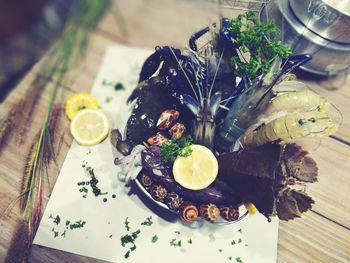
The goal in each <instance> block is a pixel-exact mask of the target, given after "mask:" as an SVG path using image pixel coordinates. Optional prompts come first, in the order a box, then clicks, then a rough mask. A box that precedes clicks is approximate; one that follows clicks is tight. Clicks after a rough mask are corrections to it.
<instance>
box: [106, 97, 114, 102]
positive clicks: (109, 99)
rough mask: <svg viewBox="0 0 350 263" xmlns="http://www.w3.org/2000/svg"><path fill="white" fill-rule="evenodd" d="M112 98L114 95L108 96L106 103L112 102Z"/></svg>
mask: <svg viewBox="0 0 350 263" xmlns="http://www.w3.org/2000/svg"><path fill="white" fill-rule="evenodd" d="M112 100H113V97H107V98H106V100H105V101H106V103H110V102H111V101H112Z"/></svg>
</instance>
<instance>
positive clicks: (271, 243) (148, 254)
mask: <svg viewBox="0 0 350 263" xmlns="http://www.w3.org/2000/svg"><path fill="white" fill-rule="evenodd" d="M151 52H152V51H151V50H146V49H141V48H132V47H126V46H119V45H118V46H114V47H111V48H109V49H108V50H107V52H106V55H105V58H104V61H103V63H102V65H101V68H100V71H99V74H98V76H97V79H96V81H95V84H94V86H93V89H92V94H93V95H94V96H96V97H97V99H98V100H99V102H100V103H101V105H102V109H103V110H104V111H105V112H107V113H108V115H109V118H110V120H111V123H112V125H113V126H114V127H117V128H119V129H122V128H123V127H124V125H125V122H126V120H127V118H128V116H129V113H130V108H128V107H127V106H126V99H127V97H128V95H129V94H130V92H131V91H132V89H133V88H134V87H135V86H136V83H137V79H138V74H139V72H140V67H141V65H142V63H143V61H144V60H145V59H146V58H147V56H148V55H149V54H151ZM117 82H121V83H123V84H124V86H125V87H126V88H127V89H126V90H125V91H116V90H114V87H113V85H107V84H108V83H117ZM115 154H116V153H115V152H114V150H113V149H112V146H111V145H110V143H109V141H108V140H106V141H104V142H103V143H101V144H99V145H96V146H94V147H83V146H79V145H77V144H76V143H73V145H72V146H71V149H70V150H69V152H68V154H67V157H66V160H65V162H64V164H63V167H62V169H61V172H60V175H59V177H58V179H57V182H56V185H55V187H54V189H53V192H52V195H51V197H50V200H49V202H48V205H47V207H46V210H45V213H44V215H43V218H42V220H41V223H40V226H39V229H38V232H37V235H36V237H35V240H34V244H38V245H42V246H46V247H50V248H55V249H59V250H63V251H67V252H71V253H75V254H79V255H84V256H88V257H93V258H97V259H101V260H106V261H111V262H118V263H119V262H132V263H164V262H167V263H180V262H181V263H188V262H205V263H206V262H220V263H222V262H244V263H273V262H276V258H277V236H278V220H277V219H274V220H272V222H270V223H268V222H267V220H266V218H264V217H263V216H261V215H254V216H247V217H246V218H245V219H244V220H242V221H240V222H238V223H235V224H231V225H226V226H217V225H211V224H209V223H204V224H203V225H202V226H200V227H196V228H191V227H189V226H186V225H183V224H182V223H181V221H180V220H175V221H174V216H171V215H165V218H163V217H160V216H159V213H158V212H157V211H158V210H157V209H155V208H154V207H152V206H150V207H149V206H148V204H147V202H146V203H145V202H143V201H142V200H141V199H142V195H141V199H140V197H139V195H136V194H130V193H129V190H130V189H128V188H126V187H125V186H124V185H123V184H122V183H120V182H119V181H118V179H117V172H118V168H117V167H116V166H115V165H114V163H113V161H114V156H115ZM83 163H87V165H89V166H91V167H93V168H94V171H95V174H96V177H97V179H98V180H99V183H98V186H99V188H100V189H101V190H102V192H108V194H106V195H101V196H98V197H95V196H94V195H93V193H92V192H91V189H90V187H89V186H85V187H86V188H87V189H88V190H89V192H88V193H87V194H86V198H83V195H84V193H83V192H80V191H79V189H81V188H82V187H83V186H81V185H78V182H81V181H88V180H89V178H90V177H89V176H88V175H87V174H86V171H85V168H83V167H82V165H83ZM113 195H115V196H116V197H115V198H113ZM104 198H106V199H107V200H106V202H104V200H103V199H104ZM157 213H158V214H157ZM57 216H59V220H57ZM150 216H152V222H153V224H152V225H151V226H147V225H141V223H142V222H144V221H145V220H146V218H148V217H150ZM126 218H128V221H129V226H130V231H129V232H128V231H127V229H126V228H125V223H124V222H125V220H126ZM175 218H176V217H175ZM169 220H173V221H169ZM58 221H59V222H58ZM77 222H78V223H77ZM83 222H85V223H83ZM74 224H76V225H79V224H84V225H83V227H80V228H79V227H78V228H74V227H73V229H71V225H73V226H74ZM136 230H140V233H139V235H138V238H137V239H136V240H135V245H136V249H135V250H134V251H132V252H131V253H130V255H129V258H127V259H125V254H126V253H127V251H128V250H129V249H130V247H131V246H132V245H126V246H125V247H122V245H121V236H123V235H125V234H128V233H129V234H130V233H132V232H133V231H136ZM156 237H157V238H158V240H157V241H156V242H152V238H153V241H155V239H156ZM173 239H175V241H173V243H176V244H177V243H178V242H179V241H180V240H181V247H174V246H172V245H171V244H170V243H171V241H172V240H173Z"/></svg>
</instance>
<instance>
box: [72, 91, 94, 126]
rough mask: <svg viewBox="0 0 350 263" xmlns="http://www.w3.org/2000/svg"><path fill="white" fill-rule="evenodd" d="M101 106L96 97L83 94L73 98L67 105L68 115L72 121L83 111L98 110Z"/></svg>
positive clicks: (75, 95)
mask: <svg viewBox="0 0 350 263" xmlns="http://www.w3.org/2000/svg"><path fill="white" fill-rule="evenodd" d="M99 107H100V106H99V104H98V102H97V100H96V98H95V97H94V96H92V95H91V94H89V93H86V92H81V93H77V94H74V95H73V96H71V97H70V98H69V99H68V101H67V103H66V114H67V116H68V118H69V119H70V120H72V119H73V118H74V116H75V115H76V114H77V113H78V112H79V111H81V110H84V109H98V108H99Z"/></svg>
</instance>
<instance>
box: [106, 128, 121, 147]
mask: <svg viewBox="0 0 350 263" xmlns="http://www.w3.org/2000/svg"><path fill="white" fill-rule="evenodd" d="M122 139H123V137H122V134H121V132H120V131H119V130H118V129H114V130H112V131H111V132H110V133H109V140H110V142H111V144H112V145H113V146H114V147H117V142H118V141H121V140H122Z"/></svg>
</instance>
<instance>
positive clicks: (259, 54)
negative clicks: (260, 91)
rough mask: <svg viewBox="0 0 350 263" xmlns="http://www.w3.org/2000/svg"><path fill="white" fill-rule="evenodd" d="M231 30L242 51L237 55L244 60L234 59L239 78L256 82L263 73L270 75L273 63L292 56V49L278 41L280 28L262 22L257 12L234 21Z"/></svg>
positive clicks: (246, 14)
mask: <svg viewBox="0 0 350 263" xmlns="http://www.w3.org/2000/svg"><path fill="white" fill-rule="evenodd" d="M229 30H230V32H231V34H232V35H233V38H234V40H235V43H236V44H237V46H238V47H239V48H237V52H238V53H239V55H240V57H237V56H236V57H233V58H232V59H231V63H232V64H233V65H234V66H235V68H236V74H237V76H239V77H247V78H249V79H253V78H255V77H257V76H258V75H259V73H260V72H261V73H263V74H266V73H268V72H269V70H270V68H271V64H272V62H273V61H275V60H276V59H282V58H286V57H287V56H288V55H289V54H290V53H291V48H290V46H289V45H287V44H284V43H282V42H281V41H279V40H276V37H277V36H278V35H280V30H279V28H278V27H277V26H276V24H274V23H273V22H272V21H269V22H267V23H262V22H260V21H259V20H258V18H257V17H256V15H255V13H254V12H251V11H250V12H246V13H244V14H242V15H239V16H238V17H237V18H235V19H232V20H231V21H230V24H229ZM247 54H249V55H248V56H247ZM246 57H249V59H248V58H246Z"/></svg>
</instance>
